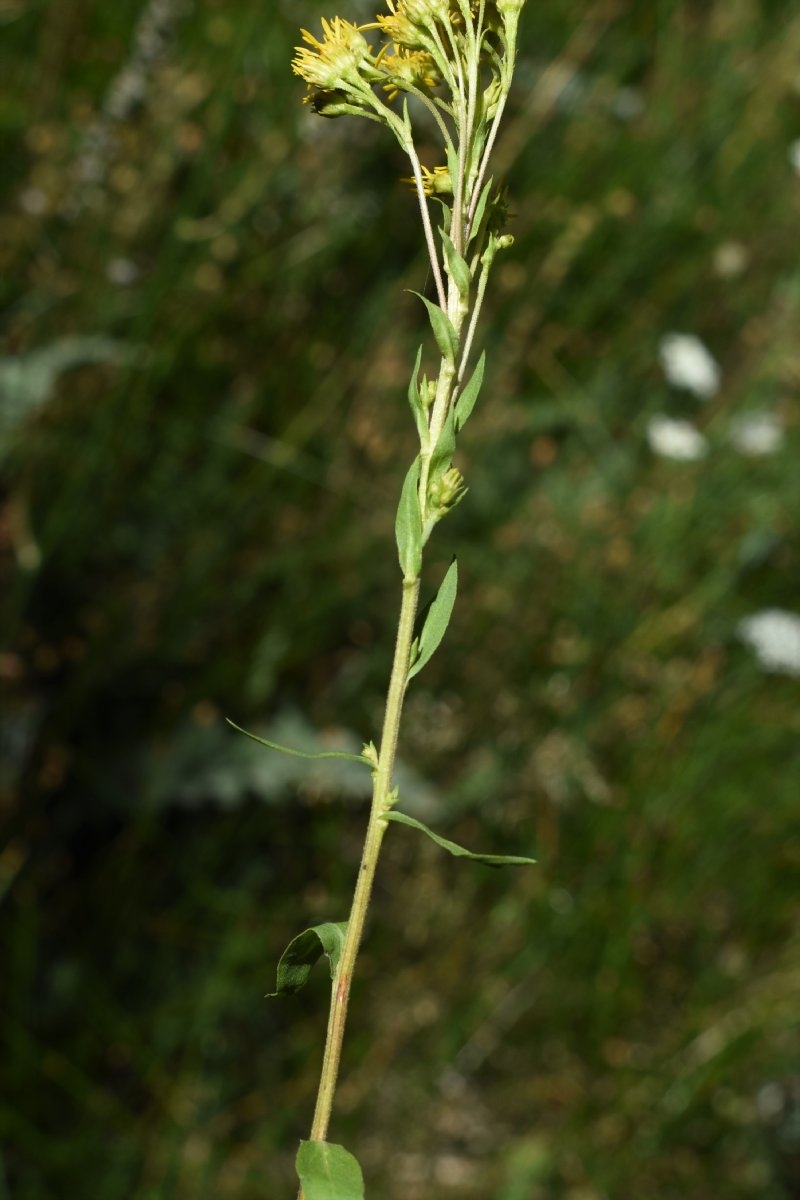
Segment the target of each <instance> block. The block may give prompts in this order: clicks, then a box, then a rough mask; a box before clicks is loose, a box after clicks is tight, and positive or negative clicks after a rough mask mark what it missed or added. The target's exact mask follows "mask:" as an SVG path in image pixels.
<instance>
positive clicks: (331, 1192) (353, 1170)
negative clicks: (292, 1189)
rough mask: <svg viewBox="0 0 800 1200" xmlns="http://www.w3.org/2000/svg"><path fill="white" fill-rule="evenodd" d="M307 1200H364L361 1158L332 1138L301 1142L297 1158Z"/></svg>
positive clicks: (298, 1170)
mask: <svg viewBox="0 0 800 1200" xmlns="http://www.w3.org/2000/svg"><path fill="white" fill-rule="evenodd" d="M295 1166H296V1167H297V1176H298V1178H299V1180H300V1183H301V1184H302V1186H303V1196H304V1200H364V1178H363V1176H362V1174H361V1167H360V1166H359V1165H358V1160H357V1159H356V1158H354V1157H353V1155H352V1154H351V1153H350V1152H349V1151H348V1150H345V1148H344V1146H337V1145H335V1144H334V1143H333V1142H301V1143H300V1149H299V1150H298V1151H297V1159H296V1161H295Z"/></svg>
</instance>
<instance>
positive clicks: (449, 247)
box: [440, 230, 472, 353]
mask: <svg viewBox="0 0 800 1200" xmlns="http://www.w3.org/2000/svg"><path fill="white" fill-rule="evenodd" d="M441 238H442V245H443V246H444V254H445V261H446V263H447V273H448V275H450V276H451V278H452V279H453V281H454V283H455V285H456V287H457V288H458V291H459V294H460V296H461V299H462V300H466V298H467V296H468V295H469V290H470V288H471V286H472V275H471V274H470V269H469V265H468V264H467V262H466V261H465V260H464V259H463V258H462V257H461V255H460V254H459V253H458V251H457V250H456V248H455V246H454V245H453V243H452V240H451V239H450V238H449V237H448V235H447V234H446V233H445V232H444V230H442V233H441ZM440 348H441V344H440ZM442 353H444V351H442Z"/></svg>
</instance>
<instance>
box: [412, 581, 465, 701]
mask: <svg viewBox="0 0 800 1200" xmlns="http://www.w3.org/2000/svg"><path fill="white" fill-rule="evenodd" d="M457 587H458V564H457V562H456V560H455V559H453V561H452V563H451V564H450V566H449V568H448V570H447V574H446V575H445V577H444V579H443V580H442V582H441V585H440V587H439V591H438V592H437V593H436V598H435V599H434V601H433V603H432V604H431V606H430V608H429V609H428V613H427V616H426V617H425V623H424V625H423V626H422V633H421V634H420V635H419V647H418V658H417V659H416V660H415V661H414V663H413V665H412V667H411V670H410V671H409V672H408V678H409V679H412V678H413V677H414V676H415V675H416V674H417V672H419V671H421V670H422V668H423V667H424V666H425V664H426V662H428V660H429V659H430V657H431V655H432V654H433V653H434V651H435V650H436V649H437V647H438V646H439V643H440V642H441V640H442V638H443V637H444V635H445V631H446V629H447V626H448V624H449V622H450V617H451V616H452V613H453V605H454V604H455V602H456V589H457Z"/></svg>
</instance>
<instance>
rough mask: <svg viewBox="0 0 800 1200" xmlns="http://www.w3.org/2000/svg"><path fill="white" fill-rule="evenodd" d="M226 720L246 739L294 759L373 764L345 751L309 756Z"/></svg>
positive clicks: (227, 718)
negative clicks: (325, 759) (319, 759)
mask: <svg viewBox="0 0 800 1200" xmlns="http://www.w3.org/2000/svg"><path fill="white" fill-rule="evenodd" d="M225 720H226V721H227V722H228V724H229V725H230V726H231V728H232V729H235V730H236V732H237V733H243V734H244V736H245V737H249V738H252V739H253V741H254V742H258V744H259V745H260V746H268V747H269V749H270V750H279V751H280V752H281V754H291V755H292V757H293V758H346V759H348V761H349V762H363V763H366V765H367V766H368V767H369V766H371V765H372V764H371V763H370V761H369V759H368V758H365V757H364V755H363V754H346V753H345V752H344V751H343V750H323V751H321V752H320V753H319V754H309V753H308V752H307V751H305V750H293V749H292V747H291V746H282V745H281V744H280V742H271V741H270V740H269V738H262V737H258V736H257V735H256V734H255V733H249V732H248V731H247V730H246V729H242V727H241V725H237V724H236V722H235V721H232V720H231V719H230V717H226V718H225Z"/></svg>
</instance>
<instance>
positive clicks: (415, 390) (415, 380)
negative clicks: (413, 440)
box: [408, 346, 428, 445]
mask: <svg viewBox="0 0 800 1200" xmlns="http://www.w3.org/2000/svg"><path fill="white" fill-rule="evenodd" d="M421 361H422V346H420V348H419V350H418V351H417V359H416V362H415V363H414V373H413V375H412V376H411V380H410V382H409V385H408V403H409V404H410V405H411V411H412V413H413V414H414V421H415V422H416V426H417V433H418V434H419V440H420V442H422V444H423V445H425V443H426V442H427V440H428V420H427V417H426V415H425V409H424V407H423V404H422V400H421V398H420V394H419V365H420V363H421Z"/></svg>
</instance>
